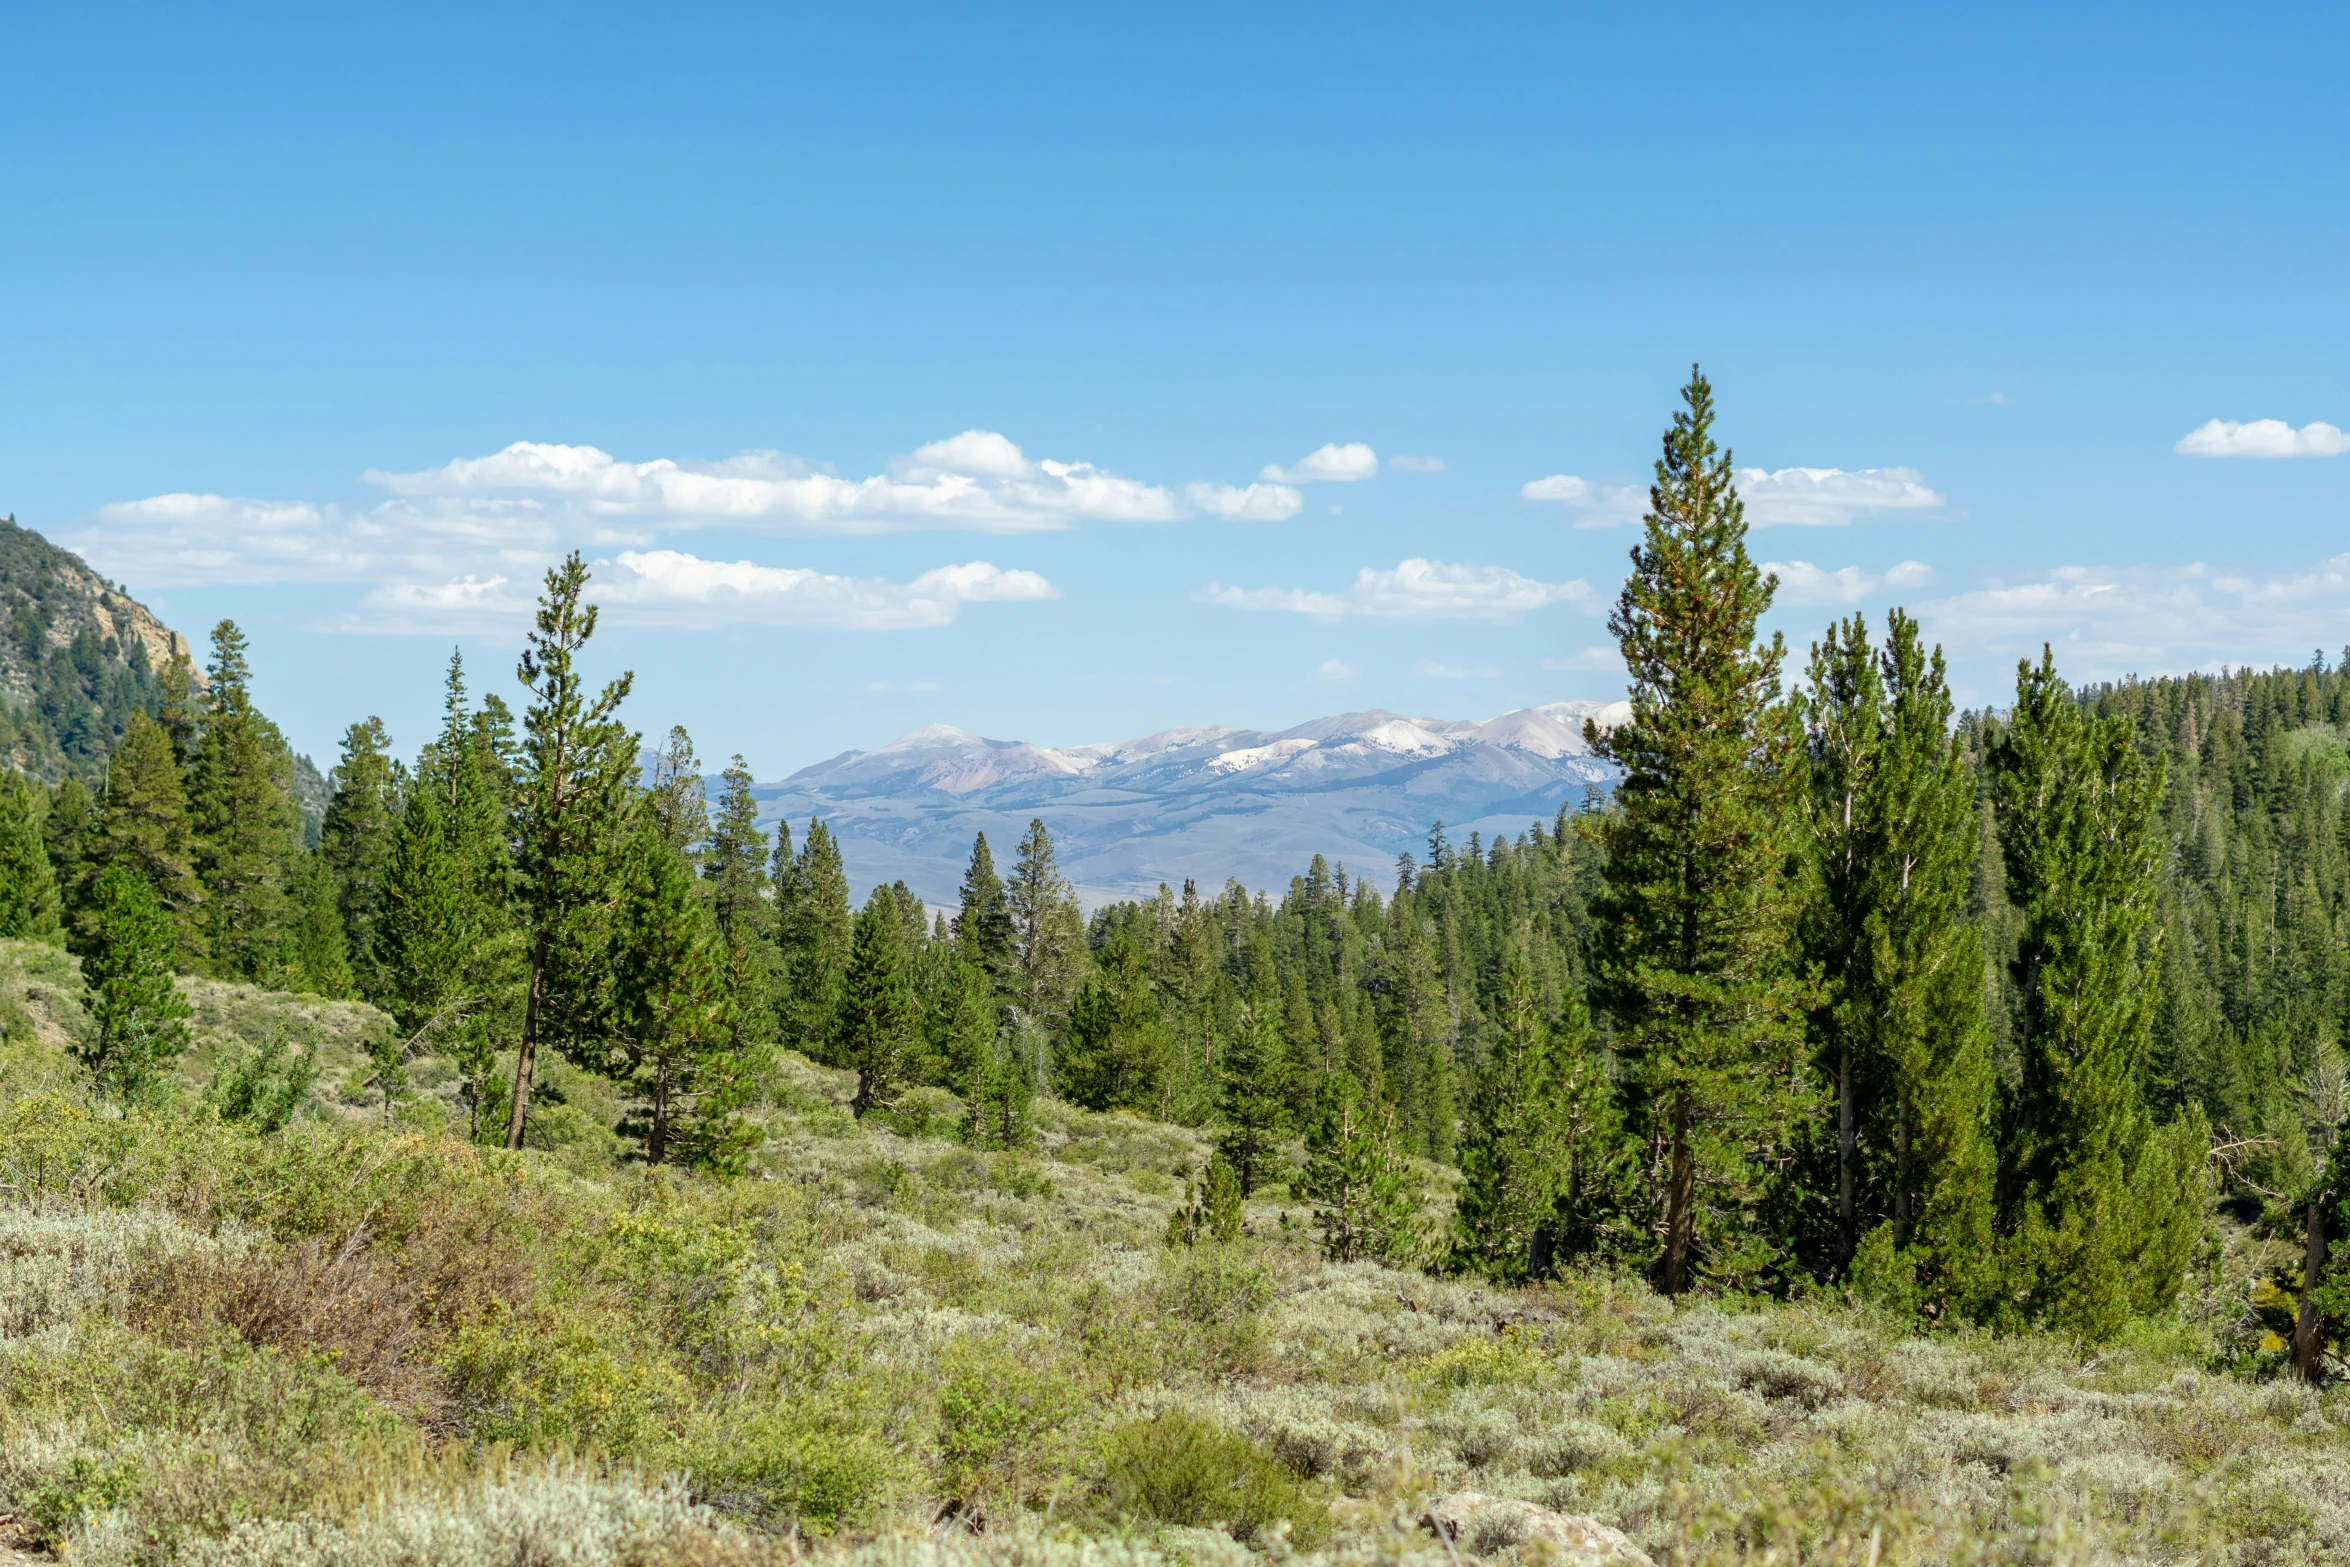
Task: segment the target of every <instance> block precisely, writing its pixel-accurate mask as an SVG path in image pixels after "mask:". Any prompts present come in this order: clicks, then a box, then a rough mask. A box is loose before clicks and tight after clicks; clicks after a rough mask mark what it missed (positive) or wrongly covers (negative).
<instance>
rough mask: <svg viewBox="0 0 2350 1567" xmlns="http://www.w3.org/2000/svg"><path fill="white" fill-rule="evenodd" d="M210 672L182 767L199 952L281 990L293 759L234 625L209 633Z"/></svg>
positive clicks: (293, 832)
mask: <svg viewBox="0 0 2350 1567" xmlns="http://www.w3.org/2000/svg"><path fill="white" fill-rule="evenodd" d="M209 672H210V674H211V676H212V700H211V703H210V705H209V707H208V708H207V710H206V713H205V717H204V723H203V738H202V740H201V742H200V743H199V744H198V745H197V748H196V754H195V756H194V758H193V759H192V761H191V762H190V764H189V768H188V806H189V814H190V817H191V821H192V824H193V826H194V829H195V833H194V843H195V853H196V870H197V874H198V876H199V878H200V879H201V880H202V882H203V887H204V902H203V904H202V907H201V910H200V917H201V922H202V925H203V930H204V941H205V947H206V951H207V955H208V956H209V957H210V958H211V961H212V963H213V965H214V966H215V967H216V968H218V969H219V970H220V971H221V972H222V973H224V974H229V975H233V976H235V977H236V978H239V979H252V980H260V981H267V982H274V983H284V982H285V981H286V979H288V978H290V973H289V964H288V950H287V948H288V939H287V938H288V937H289V935H290V934H291V929H290V927H291V924H292V921H291V918H290V915H291V906H290V904H289V903H288V901H287V896H286V893H287V882H288V879H289V877H290V876H291V874H292V871H293V863H294V856H295V855H296V854H297V853H298V852H300V849H301V844H302V817H301V812H300V810H299V809H298V808H297V807H296V805H295V804H294V759H293V753H292V752H291V751H289V750H288V749H287V747H286V743H285V738H284V737H283V736H282V735H280V734H279V733H278V730H277V726H276V725H275V724H273V723H271V722H270V721H269V720H268V719H267V718H265V717H263V716H262V715H261V713H260V711H259V710H258V709H257V708H255V707H254V706H253V697H252V691H251V689H250V677H251V671H250V668H249V667H248V665H247V663H246V659H245V636H244V633H243V632H241V631H239V630H238V629H237V625H236V622H235V621H231V620H224V621H222V622H221V623H220V624H219V625H217V626H215V627H214V628H213V631H212V664H211V668H210V671H209Z"/></svg>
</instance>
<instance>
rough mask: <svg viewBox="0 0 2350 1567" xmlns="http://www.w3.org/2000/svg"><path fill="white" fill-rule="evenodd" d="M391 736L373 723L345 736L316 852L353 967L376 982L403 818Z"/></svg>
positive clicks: (365, 978)
mask: <svg viewBox="0 0 2350 1567" xmlns="http://www.w3.org/2000/svg"><path fill="white" fill-rule="evenodd" d="M391 743H392V742H391V735H390V734H389V733H388V732H387V731H386V730H385V729H384V723H383V720H382V719H380V718H370V719H368V720H367V721H366V722H365V723H358V724H353V725H352V726H351V727H350V728H349V729H346V730H345V731H344V732H343V759H342V762H341V764H340V765H339V766H337V767H336V768H335V771H334V778H333V784H334V796H333V798H332V799H330V800H329V801H328V802H327V807H326V818H325V820H324V821H323V822H322V823H321V824H320V827H319V833H318V850H319V854H320V855H321V857H322V858H323V859H324V860H325V862H326V865H327V868H328V869H329V870H331V871H332V872H333V873H334V880H335V888H336V898H337V907H338V910H339V912H340V913H341V916H342V921H343V931H344V935H345V936H346V938H347V939H348V941H349V943H350V952H351V955H350V966H351V968H352V971H353V972H354V973H355V974H356V975H358V976H360V977H361V979H362V981H363V982H364V983H365V984H368V985H372V984H373V983H374V981H373V979H372V977H371V976H372V975H373V973H374V971H375V964H376V951H375V932H376V923H377V920H378V918H379V916H380V915H381V913H382V908H383V880H384V868H385V865H386V863H387V862H388V861H389V860H390V858H391V853H392V834H393V830H394V824H395V822H396V821H397V820H398V818H399V814H400V791H399V784H398V778H397V776H396V775H395V773H394V771H393V767H392V759H391Z"/></svg>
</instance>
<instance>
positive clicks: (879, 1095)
mask: <svg viewBox="0 0 2350 1567" xmlns="http://www.w3.org/2000/svg"><path fill="white" fill-rule="evenodd" d="M905 942H906V934H905V922H904V921H903V920H902V919H900V918H899V916H898V908H897V899H896V897H895V896H894V895H893V894H892V893H891V892H890V891H889V890H888V889H887V888H885V887H877V888H875V889H874V891H873V895H872V896H871V897H870V898H867V899H866V900H865V907H864V909H863V910H862V911H861V912H859V914H858V915H857V920H856V925H855V928H854V933H853V936H852V940H851V944H850V949H849V964H848V972H847V974H846V976H845V977H844V979H843V982H842V985H841V990H840V1002H839V1006H838V1008H837V1010H836V1011H835V1012H834V1015H833V1031H832V1041H831V1050H830V1057H831V1060H832V1063H833V1064H834V1065H836V1066H840V1067H845V1068H848V1069H849V1070H851V1071H854V1072H855V1073H856V1074H857V1092H856V1096H855V1098H854V1099H853V1100H852V1101H851V1102H850V1106H849V1108H850V1110H851V1112H852V1113H854V1114H855V1115H857V1116H858V1117H860V1118H862V1117H863V1116H864V1114H865V1112H866V1111H868V1110H873V1109H877V1108H878V1109H887V1108H889V1106H890V1105H892V1104H894V1103H895V1102H896V1100H897V1095H898V1090H899V1089H901V1088H902V1087H904V1086H905V1083H906V1080H907V1074H908V1070H909V1067H910V1066H911V1064H912V1061H913V1058H914V1054H915V1051H916V1048H917V1045H918V1043H919V1036H918V1030H919V1028H920V1026H921V1019H922V1014H921V1007H920V1005H919V1003H918V1002H917V1001H916V1000H915V998H914V987H913V984H912V976H911V974H910V973H909V972H908V969H909V964H908V962H907V959H906V947H905Z"/></svg>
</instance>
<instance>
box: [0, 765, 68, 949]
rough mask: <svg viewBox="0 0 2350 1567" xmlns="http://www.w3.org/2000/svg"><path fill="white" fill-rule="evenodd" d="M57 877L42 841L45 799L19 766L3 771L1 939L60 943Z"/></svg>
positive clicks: (0, 779) (0, 776) (0, 794)
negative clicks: (42, 802) (51, 868)
mask: <svg viewBox="0 0 2350 1567" xmlns="http://www.w3.org/2000/svg"><path fill="white" fill-rule="evenodd" d="M59 910H60V904H59V902H58V897H57V879H56V877H55V876H53V875H51V874H50V869H49V849H48V846H47V845H46V844H45V843H43V842H42V841H41V801H40V799H39V797H38V796H36V795H35V794H34V793H33V786H32V785H31V784H30V783H28V782H26V781H25V776H24V774H22V773H20V772H18V771H17V770H16V769H15V768H13V767H10V768H4V769H0V937H7V938H9V939H11V940H15V941H51V942H54V941H58V940H61V939H62V938H63V936H64V926H63V924H62V923H61V922H60V919H59Z"/></svg>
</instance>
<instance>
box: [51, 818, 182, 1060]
mask: <svg viewBox="0 0 2350 1567" xmlns="http://www.w3.org/2000/svg"><path fill="white" fill-rule="evenodd" d="M90 902H91V909H92V912H93V914H94V916H95V918H94V919H93V920H92V922H91V926H92V931H93V935H92V937H91V940H90V942H89V945H88V946H87V947H86V948H84V950H83V953H82V982H83V983H84V984H86V985H87V986H89V989H90V1021H91V1022H92V1024H93V1025H94V1027H93V1030H92V1032H91V1034H90V1036H89V1038H88V1039H87V1040H86V1041H84V1042H82V1043H79V1044H77V1045H76V1046H75V1047H74V1053H75V1054H76V1055H77V1056H78V1057H79V1058H80V1059H81V1063H82V1065H83V1066H85V1067H87V1068H88V1069H89V1071H90V1075H91V1077H92V1078H93V1079H94V1080H95V1081H96V1083H97V1085H98V1088H99V1090H100V1092H102V1093H106V1094H109V1095H112V1096H113V1097H115V1098H117V1099H121V1100H124V1101H131V1100H137V1099H141V1098H145V1097H147V1096H148V1095H149V1094H151V1093H152V1092H153V1091H154V1089H155V1088H156V1087H157V1086H158V1084H159V1082H160V1080H161V1078H162V1075H163V1074H164V1073H165V1072H166V1071H168V1070H170V1068H171V1066H172V1064H173V1063H174V1062H176V1061H177V1060H178V1059H179V1058H180V1056H181V1054H182V1053H183V1052H185V1051H186V1049H187V1048H188V1023H187V1019H188V1015H189V1012H190V1010H191V1009H190V1007H189V1006H188V1004H187V1002H186V1001H185V1000H183V999H182V998H181V996H180V993H179V991H178V989H177V988H176V987H175V986H174V985H173V983H172V977H171V974H172V969H173V967H174V965H175V964H176V963H177V962H178V959H179V937H178V933H177V931H176V930H175V929H174V927H173V924H172V919H171V915H170V912H169V911H168V910H166V909H165V908H164V907H163V903H162V900H161V899H159V898H157V897H156V896H155V890H154V889H153V888H152V887H149V886H148V885H147V884H146V882H144V881H142V880H141V879H140V877H139V874H138V872H137V871H136V870H134V869H132V868H131V866H129V865H128V864H125V863H115V864H110V865H108V866H107V867H106V868H105V869H104V870H102V871H100V872H99V873H98V877H97V881H96V884H95V885H94V886H93V887H92V889H91V899H90Z"/></svg>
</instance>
